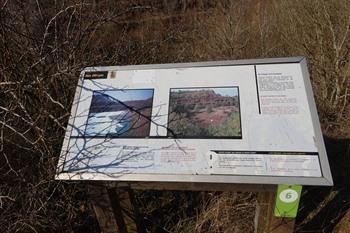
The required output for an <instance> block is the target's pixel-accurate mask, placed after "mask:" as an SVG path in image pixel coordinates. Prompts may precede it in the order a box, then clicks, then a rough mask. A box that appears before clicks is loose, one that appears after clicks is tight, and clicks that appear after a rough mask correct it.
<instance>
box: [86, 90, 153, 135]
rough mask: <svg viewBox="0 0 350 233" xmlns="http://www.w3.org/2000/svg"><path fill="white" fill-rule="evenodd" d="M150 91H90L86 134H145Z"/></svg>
mask: <svg viewBox="0 0 350 233" xmlns="http://www.w3.org/2000/svg"><path fill="white" fill-rule="evenodd" d="M152 101H153V90H152V89H145V90H109V91H94V92H93V97H92V101H91V106H90V112H89V116H88V119H87V124H86V129H85V135H86V136H110V137H147V136H148V135H149V130H150V120H149V119H150V118H151V112H152Z"/></svg>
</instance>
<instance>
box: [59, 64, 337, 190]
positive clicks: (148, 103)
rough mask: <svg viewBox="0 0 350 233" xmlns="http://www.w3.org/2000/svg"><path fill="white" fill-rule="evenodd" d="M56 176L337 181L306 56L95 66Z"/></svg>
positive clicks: (81, 87)
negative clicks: (330, 162) (322, 130)
mask: <svg viewBox="0 0 350 233" xmlns="http://www.w3.org/2000/svg"><path fill="white" fill-rule="evenodd" d="M56 178H57V179H84V180H118V181H157V182H207V183H212V182H216V183H256V184H280V183H283V184H301V185H332V182H333V181H332V177H331V173H330V170H329V165H328V160H327V155H326V151H325V147H324V142H323V138H322V133H321V129H320V125H319V121H318V116H317V110H316V107H315V102H314V99H313V94H312V89H311V84H310V80H309V75H308V71H307V67H306V61H305V59H304V58H302V57H293V58H278V59H277V58H276V59H257V60H237V61H222V62H204V63H179V64H162V65H136V66H109V67H91V68H86V69H84V70H83V71H82V73H81V77H80V80H79V84H78V87H77V92H76V96H75V100H74V103H73V107H72V115H71V118H70V121H69V124H68V127H67V132H66V136H65V139H64V143H63V147H62V153H61V156H60V161H59V164H58V169H57V176H56Z"/></svg>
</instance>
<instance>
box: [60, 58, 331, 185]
mask: <svg viewBox="0 0 350 233" xmlns="http://www.w3.org/2000/svg"><path fill="white" fill-rule="evenodd" d="M289 63H297V64H300V66H301V70H302V76H303V81H304V85H305V88H306V95H307V101H308V104H309V107H310V112H311V118H312V124H313V128H314V131H315V137H316V138H315V143H316V147H317V148H318V152H319V162H320V167H321V173H322V177H282V176H278V177H277V176H261V175H259V176H252V175H229V176H228V175H179V174H174V175H172V174H123V175H122V176H119V177H118V179H115V178H113V177H110V176H108V175H105V174H94V173H89V172H83V173H81V174H77V173H67V172H64V171H63V166H64V162H65V153H66V151H67V149H68V147H69V140H70V136H71V133H72V131H73V122H74V117H75V115H76V113H77V108H78V104H79V101H80V95H81V91H82V83H83V77H84V73H85V72H93V71H108V70H111V69H112V70H117V71H121V70H138V69H142V70H146V69H165V68H189V67H213V66H244V65H261V64H289ZM91 177H94V179H93V180H106V181H108V180H109V181H125V182H126V181H127V182H141V183H142V182H145V183H147V182H148V183H149V182H150V181H151V183H152V182H155V183H193V184H199V185H200V184H204V183H206V184H217V183H220V184H247V185H249V184H260V185H262V184H266V185H275V184H300V185H323V186H331V185H333V180H332V175H331V171H330V167H329V163H328V159H327V154H326V149H325V146H324V141H323V137H322V131H321V127H320V123H319V118H318V114H317V109H316V105H315V100H314V96H313V92H312V86H311V82H310V78H309V72H308V69H307V63H306V59H305V58H304V57H287V58H269V59H249V60H230V61H214V62H195V63H175V64H151V65H132V66H105V67H88V68H85V69H84V70H83V71H82V72H81V76H80V79H79V82H78V88H77V90H76V93H75V97H74V101H73V105H72V111H71V116H70V119H69V122H68V126H67V130H66V134H65V137H64V141H63V146H62V152H61V155H60V158H59V162H58V166H57V172H56V179H58V180H89V179H90V178H91Z"/></svg>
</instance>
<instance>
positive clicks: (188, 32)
mask: <svg viewBox="0 0 350 233" xmlns="http://www.w3.org/2000/svg"><path fill="white" fill-rule="evenodd" d="M174 2H175V1H150V0H143V1H141V0H140V1H136V0H135V1H120V2H115V1H78V0H71V1H64V2H62V1H55V2H51V1H29V2H28V3H22V2H21V1H16V0H14V1H2V2H1V3H0V173H1V174H0V226H1V227H2V228H1V230H2V232H95V231H97V229H96V225H95V224H94V223H93V221H92V219H93V214H92V211H91V206H90V204H89V202H88V200H87V197H86V196H85V193H86V187H85V185H84V184H78V183H72V182H69V183H64V182H57V181H54V179H53V176H54V173H55V165H56V162H57V158H58V155H59V151H60V147H61V143H62V138H63V134H64V131H65V126H66V124H67V120H68V116H69V111H70V106H71V103H72V98H73V93H74V90H75V85H76V83H77V77H78V74H79V70H80V69H81V68H82V67H85V66H93V65H124V64H147V63H166V62H186V61H203V60H219V59H242V58H258V57H279V56H296V55H303V56H306V58H307V60H308V62H309V69H310V73H311V79H312V84H313V88H314V93H315V97H316V102H317V106H318V110H319V115H320V119H321V122H322V127H323V129H324V134H325V135H326V136H328V137H332V138H337V139H348V138H349V137H350V130H349V129H350V101H349V98H350V32H349V30H350V28H349V23H350V17H349V16H350V1H349V0H337V1H335V0H333V1H326V0H320V1H318V0H297V1H287V0H280V1H277V0H275V1H259V0H248V1H225V0H222V1H218V2H217V3H213V2H212V1H209V0H202V1H200V0H198V1H178V2H175V3H176V4H175V3H174ZM337 145H338V144H337ZM346 145H348V144H346V140H345V143H343V142H342V144H339V147H341V148H343V149H342V150H340V151H341V152H339V153H338V152H337V153H335V152H334V153H332V152H331V151H330V152H329V153H330V154H329V155H330V158H331V159H332V157H333V156H334V157H336V156H344V155H346V153H348V152H346V151H347V150H346V148H347V147H346ZM338 154H339V155H338ZM342 161H343V162H342V166H344V169H345V168H346V166H347V165H346V163H349V160H347V159H344V160H342ZM347 168H348V167H347ZM342 171H343V170H342ZM344 171H345V170H344ZM344 174H348V173H344ZM340 180H341V182H340V183H339V184H338V186H337V187H336V188H337V189H339V190H340V192H339V195H337V197H338V196H339V197H342V192H343V191H344V190H348V189H349V186H348V184H347V183H346V179H340ZM343 180H345V181H343ZM318 191H319V190H317V191H315V193H318ZM323 191H324V190H323ZM345 193H346V192H345ZM325 196H327V195H325ZM317 197H320V198H321V199H322V196H320V195H317ZM159 198H161V200H160V199H159ZM138 199H139V200H140V201H141V202H142V203H141V205H142V209H143V213H144V215H145V216H146V217H145V218H147V224H148V226H149V227H148V228H149V229H158V230H159V229H162V230H163V231H165V232H166V231H172V232H189V231H195V232H252V221H253V215H254V205H255V202H256V201H255V197H254V195H253V194H233V193H231V194H229V193H223V194H211V193H198V192H151V191H149V192H143V193H138ZM341 200H342V201H343V200H345V201H346V202H342V206H343V207H347V206H348V200H347V199H346V198H345V197H344V198H343V199H341ZM321 201H322V200H321ZM343 207H342V208H343ZM305 209H307V208H305ZM302 211H304V212H306V210H304V209H303V210H302ZM325 211H326V210H325ZM304 212H302V215H301V216H304V215H305V216H308V214H307V213H305V214H304ZM323 212H324V211H322V210H320V211H319V213H320V214H322V213H323ZM159 213H162V214H159ZM320 214H318V215H320ZM336 214H337V213H336ZM152 216H153V217H152ZM320 216H323V215H320ZM326 216H333V215H331V214H328V215H326ZM340 217H341V213H340V212H339V214H338V216H335V217H334V218H333V219H332V221H333V222H331V220H329V223H328V225H327V226H323V225H322V226H321V225H320V226H319V228H318V229H320V228H322V227H323V228H324V229H327V230H329V229H332V226H333V225H335V223H336V222H337V221H338V220H339V218H340ZM313 218H314V219H317V216H314V217H313ZM325 219H328V218H325ZM302 221H303V219H301V220H300V222H302ZM91 222H92V224H91ZM316 222H317V221H316ZM307 224H312V219H311V220H310V221H309V222H308V223H307ZM303 227H309V226H304V225H301V226H298V229H300V230H303ZM326 227H327V228H326ZM305 229H306V228H305ZM159 231H160V230H159Z"/></svg>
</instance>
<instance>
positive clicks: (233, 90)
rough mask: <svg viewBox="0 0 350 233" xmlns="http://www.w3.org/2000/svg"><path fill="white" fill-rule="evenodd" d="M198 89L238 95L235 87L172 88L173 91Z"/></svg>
mask: <svg viewBox="0 0 350 233" xmlns="http://www.w3.org/2000/svg"><path fill="white" fill-rule="evenodd" d="M199 90H213V91H214V92H215V93H216V94H220V95H222V96H238V88H237V87H214V88H183V89H181V88H179V89H172V91H174V92H178V91H199Z"/></svg>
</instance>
